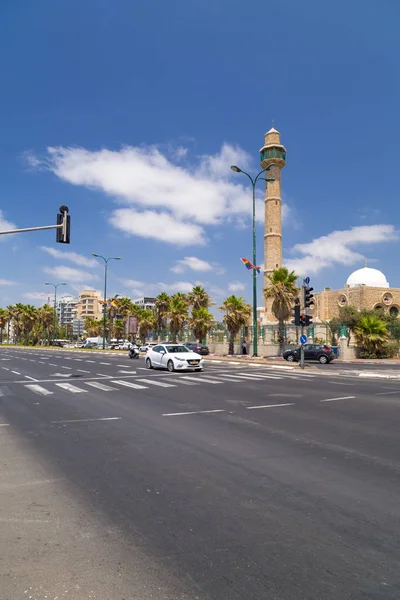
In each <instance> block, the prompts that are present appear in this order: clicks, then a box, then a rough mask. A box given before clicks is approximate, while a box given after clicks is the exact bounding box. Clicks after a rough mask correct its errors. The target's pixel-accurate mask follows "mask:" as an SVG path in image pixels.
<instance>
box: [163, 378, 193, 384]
mask: <svg viewBox="0 0 400 600" xmlns="http://www.w3.org/2000/svg"><path fill="white" fill-rule="evenodd" d="M166 381H174V382H175V383H179V384H180V385H198V384H197V383H193V382H192V381H182V377H179V378H177V379H174V378H172V377H167V378H166Z"/></svg>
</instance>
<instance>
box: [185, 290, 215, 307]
mask: <svg viewBox="0 0 400 600" xmlns="http://www.w3.org/2000/svg"><path fill="white" fill-rule="evenodd" d="M187 297H188V300H189V304H190V306H191V307H192V309H197V308H209V307H210V306H211V298H210V296H209V295H208V294H207V292H206V290H205V289H204V288H203V287H201V285H196V286H194V288H193V289H192V291H191V292H189V294H188V296H187Z"/></svg>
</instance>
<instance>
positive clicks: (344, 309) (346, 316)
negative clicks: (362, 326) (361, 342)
mask: <svg viewBox="0 0 400 600" xmlns="http://www.w3.org/2000/svg"><path fill="white" fill-rule="evenodd" d="M359 319H360V313H359V312H358V310H357V309H356V307H355V306H341V307H340V308H339V320H340V322H341V323H342V324H343V325H345V326H346V327H347V331H348V334H349V335H348V338H347V345H349V344H350V338H351V334H352V333H353V332H354V329H355V327H356V326H357V324H358V321H359Z"/></svg>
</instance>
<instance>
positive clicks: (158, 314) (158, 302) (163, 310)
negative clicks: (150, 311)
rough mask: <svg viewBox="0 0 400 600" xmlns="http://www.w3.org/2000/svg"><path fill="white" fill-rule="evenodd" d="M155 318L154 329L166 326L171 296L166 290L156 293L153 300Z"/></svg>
mask: <svg viewBox="0 0 400 600" xmlns="http://www.w3.org/2000/svg"><path fill="white" fill-rule="evenodd" d="M154 304H155V318H156V329H157V331H160V330H161V329H165V328H166V327H167V320H168V314H169V309H170V304H171V298H170V296H168V294H167V293H166V292H161V294H158V296H157V297H156V299H155V301H154Z"/></svg>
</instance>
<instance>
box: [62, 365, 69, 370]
mask: <svg viewBox="0 0 400 600" xmlns="http://www.w3.org/2000/svg"><path fill="white" fill-rule="evenodd" d="M61 368H62V369H69V370H70V371H72V367H64V365H61Z"/></svg>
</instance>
